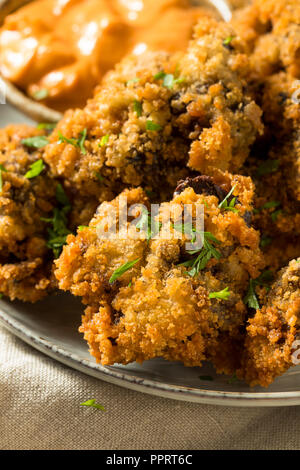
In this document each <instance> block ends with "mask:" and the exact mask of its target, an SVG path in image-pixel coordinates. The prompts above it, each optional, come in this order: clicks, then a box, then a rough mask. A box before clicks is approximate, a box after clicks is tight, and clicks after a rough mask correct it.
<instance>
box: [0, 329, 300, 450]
mask: <svg viewBox="0 0 300 470" xmlns="http://www.w3.org/2000/svg"><path fill="white" fill-rule="evenodd" d="M90 398H96V399H97V401H98V402H99V403H101V404H103V405H104V406H105V408H106V410H107V411H106V412H105V413H104V412H102V411H98V410H93V409H90V408H84V407H80V406H79V403H80V402H82V401H85V400H87V399H90ZM0 407H1V410H0V449H1V450H3V449H50V450H53V449H109V450H122V449H141V450H142V449H149V450H153V449H170V450H175V449H180V450H195V449H299V448H300V429H299V419H300V407H299V408H297V407H293V408H277V409H276V408H265V409H251V408H224V407H214V406H206V405H197V404H191V403H183V402H177V401H173V400H165V399H162V398H155V397H151V396H148V395H144V394H140V393H136V392H132V391H129V390H126V389H122V388H119V387H116V386H113V385H109V384H107V383H105V382H100V381H98V380H96V379H92V378H89V377H87V376H85V375H83V374H80V373H79V372H76V371H73V370H71V369H69V368H67V367H63V366H61V365H60V364H58V363H57V362H55V361H53V360H51V359H48V358H47V357H46V356H44V355H42V354H40V353H38V352H37V351H35V350H34V349H32V348H31V347H29V346H27V345H26V344H24V343H23V342H22V341H21V340H18V339H17V338H15V337H14V336H12V335H11V334H10V333H7V332H6V331H5V330H3V329H1V328H0Z"/></svg>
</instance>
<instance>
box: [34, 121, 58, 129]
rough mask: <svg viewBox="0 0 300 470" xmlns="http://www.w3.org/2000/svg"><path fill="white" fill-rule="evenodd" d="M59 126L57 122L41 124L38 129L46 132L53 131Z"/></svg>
mask: <svg viewBox="0 0 300 470" xmlns="http://www.w3.org/2000/svg"><path fill="white" fill-rule="evenodd" d="M56 126H57V122H40V123H39V124H38V125H37V126H36V128H37V129H42V130H46V131H53V129H55V128H56Z"/></svg>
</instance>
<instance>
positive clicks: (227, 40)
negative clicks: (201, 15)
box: [223, 36, 235, 46]
mask: <svg viewBox="0 0 300 470" xmlns="http://www.w3.org/2000/svg"><path fill="white" fill-rule="evenodd" d="M234 38H235V36H228V37H227V38H226V39H224V41H223V44H224V46H228V45H229V44H230V43H231V41H232V40H233V39H234Z"/></svg>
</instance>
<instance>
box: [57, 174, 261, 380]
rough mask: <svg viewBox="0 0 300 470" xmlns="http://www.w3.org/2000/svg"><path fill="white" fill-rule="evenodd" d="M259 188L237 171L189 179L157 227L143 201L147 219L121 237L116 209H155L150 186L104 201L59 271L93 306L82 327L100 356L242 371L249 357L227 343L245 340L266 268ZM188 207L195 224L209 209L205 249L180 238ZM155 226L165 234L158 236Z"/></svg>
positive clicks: (71, 240) (71, 243)
mask: <svg viewBox="0 0 300 470" xmlns="http://www.w3.org/2000/svg"><path fill="white" fill-rule="evenodd" d="M253 192H254V188H253V185H252V183H251V180H250V178H245V177H242V176H232V175H230V174H229V173H225V174H223V175H222V177H221V176H220V175H219V176H218V177H216V178H215V179H212V178H210V177H207V176H198V177H196V178H187V179H186V180H183V181H181V182H180V183H179V185H178V187H177V189H176V191H175V195H174V198H173V200H172V201H171V202H168V203H163V204H162V205H161V206H160V209H159V213H158V215H157V217H156V218H155V221H156V223H155V224H153V225H154V228H153V225H152V226H151V230H150V232H149V228H148V229H147V228H146V227H144V225H143V224H144V222H145V217H146V220H147V218H148V211H147V210H146V215H145V211H143V210H142V209H141V208H137V207H136V210H137V213H136V216H139V218H138V219H137V220H138V223H136V220H135V224H133V222H132V220H131V219H129V221H128V222H127V223H126V224H125V225H122V226H121V227H120V226H119V228H118V230H119V231H118V234H119V238H116V237H114V236H112V235H111V234H110V228H111V227H112V226H113V223H114V222H113V218H112V214H113V213H114V210H115V209H116V208H118V207H119V206H120V205H121V207H125V208H126V209H127V208H128V207H131V206H132V205H133V204H143V205H144V206H145V207H146V208H149V201H148V198H147V196H146V194H145V193H144V192H143V190H142V189H140V188H136V189H132V190H126V191H124V192H123V194H121V195H120V196H119V197H117V198H116V199H115V200H113V201H112V202H110V203H107V202H106V203H103V204H102V205H101V206H100V207H99V209H98V211H97V214H96V215H95V217H94V219H93V220H92V221H91V222H90V225H89V227H87V228H83V229H82V230H81V231H79V232H78V234H77V236H73V235H70V236H69V237H68V245H67V246H66V247H64V250H63V253H62V255H61V256H60V258H59V260H57V261H56V266H57V270H56V272H55V274H56V277H57V279H58V282H59V287H60V288H61V289H63V290H68V291H70V292H71V293H73V294H74V295H76V296H80V297H82V299H83V302H84V303H85V304H86V305H87V308H86V311H85V315H84V316H83V319H82V326H81V328H80V331H81V332H82V333H84V337H85V339H86V340H87V342H88V344H89V346H90V351H91V353H92V354H93V355H94V356H95V358H96V359H97V361H98V362H101V363H102V364H114V363H123V364H127V363H129V362H132V361H138V362H142V361H144V360H147V359H151V358H154V357H163V358H165V359H168V360H178V361H181V362H183V363H184V364H185V365H186V366H200V365H201V363H202V361H203V360H204V359H210V360H212V361H213V363H214V364H215V366H216V368H217V370H218V371H219V372H227V373H232V372H233V371H234V370H235V368H236V367H237V365H238V364H237V362H238V360H239V356H233V355H231V356H228V355H227V354H226V352H225V353H224V350H225V349H226V351H227V352H228V351H229V349H230V348H231V350H233V349H235V348H236V345H237V344H239V341H240V340H241V338H240V327H241V326H242V325H243V323H244V321H245V318H246V314H247V309H246V306H245V304H244V302H243V298H244V296H245V293H246V290H247V288H248V284H249V279H251V278H257V276H258V275H259V273H260V270H261V269H262V268H263V266H264V261H263V257H262V254H261V252H260V250H259V234H258V232H256V231H255V230H254V229H253V228H251V225H250V221H251V212H252V197H253ZM229 193H231V194H229ZM124 197H126V198H127V201H126V200H125V199H124ZM226 197H227V198H226ZM186 204H189V205H190V206H188V207H190V209H189V210H190V214H191V215H192V216H193V222H195V214H196V208H197V207H198V206H199V205H204V208H205V212H204V223H205V232H201V233H202V239H203V241H204V246H203V247H202V248H199V249H198V250H196V253H195V252H192V251H189V250H190V249H188V248H187V246H186V241H187V239H186V235H185V236H184V237H181V239H180V237H178V235H179V233H182V218H181V216H182V214H183V210H184V205H186ZM174 205H176V206H174ZM169 214H171V220H172V223H171V225H170V234H171V235H170V237H169V238H166V237H165V236H164V227H165V225H164V223H165V220H167V218H168V215H169ZM118 224H120V220H119V219H118V218H117V220H116V226H117V227H118ZM99 227H101V228H102V231H101V233H99V231H98V228H99ZM155 227H156V229H157V227H159V228H158V229H157V232H156V231H155ZM137 228H138V229H139V230H140V232H139V230H138V232H139V234H140V237H138V238H136V237H134V234H135V233H136V232H137ZM103 230H104V232H103ZM190 230H191V229H190ZM103 233H106V236H104V234H103ZM154 233H156V234H157V233H158V234H159V235H160V236H158V237H156V238H153V234H154ZM193 233H194V232H193ZM128 263H130V264H128ZM217 351H219V353H220V354H219V355H217Z"/></svg>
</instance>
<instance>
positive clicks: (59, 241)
mask: <svg viewBox="0 0 300 470" xmlns="http://www.w3.org/2000/svg"><path fill="white" fill-rule="evenodd" d="M56 199H57V201H58V202H59V203H60V204H61V205H62V208H55V209H54V211H53V217H52V218H48V219H47V218H41V220H42V221H43V222H46V223H49V224H52V228H48V235H49V237H48V241H47V247H48V248H50V249H51V250H52V251H53V253H54V256H55V258H58V257H59V256H60V254H61V251H62V248H63V246H64V245H65V244H66V241H67V236H68V235H69V234H70V233H72V232H71V231H70V230H69V229H68V227H67V224H68V217H67V215H68V213H69V212H70V210H71V204H70V201H69V199H68V197H67V195H66V194H65V192H64V189H63V187H62V186H61V184H58V185H57V187H56Z"/></svg>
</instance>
